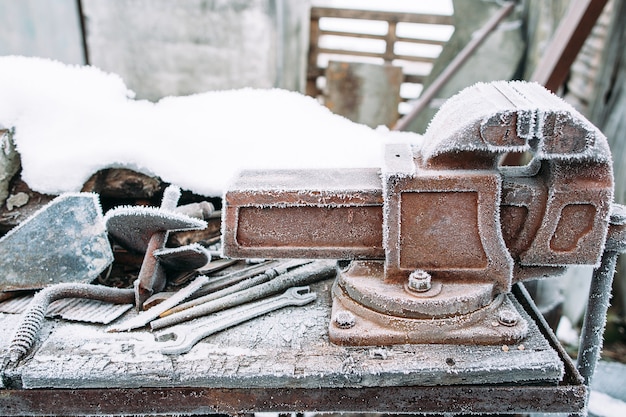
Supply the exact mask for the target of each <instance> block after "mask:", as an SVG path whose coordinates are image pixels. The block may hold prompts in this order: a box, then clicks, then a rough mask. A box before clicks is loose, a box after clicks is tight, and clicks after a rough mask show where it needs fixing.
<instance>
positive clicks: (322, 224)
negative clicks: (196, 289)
mask: <svg viewBox="0 0 626 417" xmlns="http://www.w3.org/2000/svg"><path fill="white" fill-rule="evenodd" d="M379 175H380V174H379V170H377V169H346V170H328V171H324V170H310V171H294V170H281V171H246V173H245V175H244V176H242V177H241V178H240V179H241V181H239V182H237V183H235V184H234V185H233V187H232V188H231V189H230V190H229V191H228V194H227V197H226V200H225V208H224V209H223V212H224V219H223V221H224V224H225V227H224V237H223V239H224V253H225V255H226V256H229V257H234V258H246V257H267V258H289V257H293V258H330V259H333V258H334V259H354V258H361V259H362V258H369V259H371V258H377V259H382V258H383V256H384V251H383V244H382V242H383V236H382V235H383V233H382V229H381V228H380V225H381V224H382V218H383V207H382V206H383V201H382V193H381V191H382V190H381V183H380V177H379ZM253 254H254V255H253Z"/></svg>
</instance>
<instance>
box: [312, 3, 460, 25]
mask: <svg viewBox="0 0 626 417" xmlns="http://www.w3.org/2000/svg"><path fill="white" fill-rule="evenodd" d="M322 17H335V18H344V19H365V20H385V21H394V22H407V23H425V24H433V25H452V24H454V19H453V17H452V16H448V15H437V14H424V13H401V12H384V11H378V10H356V9H341V8H333V7H313V8H311V18H312V19H319V18H322Z"/></svg>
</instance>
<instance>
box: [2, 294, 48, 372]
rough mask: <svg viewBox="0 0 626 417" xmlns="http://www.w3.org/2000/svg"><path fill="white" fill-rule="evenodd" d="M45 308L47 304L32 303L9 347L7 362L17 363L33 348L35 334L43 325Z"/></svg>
mask: <svg viewBox="0 0 626 417" xmlns="http://www.w3.org/2000/svg"><path fill="white" fill-rule="evenodd" d="M47 308H48V303H45V305H43V304H35V303H33V305H32V307H31V308H30V309H29V310H28V312H27V313H25V314H24V317H23V318H22V322H21V323H20V325H19V327H18V328H17V330H16V331H15V335H14V336H13V340H12V341H11V345H10V346H9V360H10V361H11V362H17V361H19V360H20V359H21V358H23V357H24V356H25V355H26V354H27V353H28V351H29V350H30V348H31V347H32V346H33V343H34V342H35V338H36V337H37V333H38V332H39V329H41V325H42V324H43V319H44V317H45V315H46V310H47Z"/></svg>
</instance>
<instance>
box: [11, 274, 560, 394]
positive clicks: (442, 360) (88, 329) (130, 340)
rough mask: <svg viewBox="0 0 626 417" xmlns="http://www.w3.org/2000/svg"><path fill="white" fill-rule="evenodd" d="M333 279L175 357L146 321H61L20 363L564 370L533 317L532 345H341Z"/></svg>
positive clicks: (203, 379)
mask: <svg viewBox="0 0 626 417" xmlns="http://www.w3.org/2000/svg"><path fill="white" fill-rule="evenodd" d="M331 283H332V282H331V281H325V282H322V283H318V284H315V285H314V286H313V290H314V291H315V292H317V293H318V296H319V297H318V300H317V301H316V302H315V303H314V304H312V305H310V306H307V307H305V308H287V309H284V310H280V311H277V312H274V313H271V314H270V315H267V316H264V317H261V318H259V319H255V320H253V321H251V322H248V323H246V324H243V325H240V326H237V327H235V328H232V329H230V330H226V331H223V332H221V333H219V334H216V335H214V336H211V337H209V338H207V339H206V340H205V341H203V342H200V343H199V344H198V345H196V346H195V347H194V348H193V349H192V350H191V351H190V352H189V353H187V354H184V355H180V356H173V357H169V356H165V355H162V354H161V353H160V352H159V344H158V343H157V342H155V341H154V340H153V336H152V335H151V334H150V333H149V332H147V331H136V332H132V333H117V334H110V333H106V332H105V331H104V328H103V327H102V326H98V325H90V324H78V323H66V322H60V321H59V322H55V323H56V324H55V325H54V329H53V331H52V333H51V334H50V336H48V337H47V339H46V340H45V341H44V342H43V343H42V344H41V345H38V346H37V347H36V348H38V350H37V351H36V352H35V353H34V355H33V356H32V358H31V359H29V360H27V361H25V362H24V363H23V364H20V365H19V366H18V367H17V368H15V369H14V370H13V371H12V372H13V373H14V374H15V375H19V378H18V379H20V380H21V383H22V384H23V387H24V388H27V389H39V388H50V387H54V388H57V389H67V388H72V389H83V388H132V387H162V388H165V387H180V386H193V387H212V388H218V387H219V388H229V389H237V388H244V387H247V388H266V389H267V388H272V387H273V388H290V389H291V388H306V389H313V388H315V389H318V388H320V387H328V388H332V387H342V388H346V387H400V386H408V385H412V386H415V385H420V386H437V385H450V384H472V385H476V384H497V383H516V384H519V383H523V382H528V383H535V382H541V383H544V384H545V383H547V384H549V385H555V384H556V383H557V381H559V380H560V379H561V377H562V373H563V364H562V362H561V360H560V359H559V356H558V354H557V352H556V351H555V350H554V349H552V348H551V347H550V344H549V342H548V341H547V340H546V339H545V338H544V337H543V336H542V335H541V332H540V330H539V328H538V327H537V326H536V325H535V324H534V323H530V324H531V326H530V327H531V332H530V335H529V336H528V338H527V339H525V340H524V341H523V346H524V349H523V350H521V348H520V347H519V346H510V348H509V350H508V351H505V350H503V349H502V346H453V345H397V346H384V347H344V346H337V345H333V344H331V343H330V342H329V341H328V336H327V327H328V323H329V316H330V308H329V305H330V295H329V293H330V286H331ZM515 305H516V307H517V308H518V309H519V310H520V311H521V312H522V314H523V315H524V317H525V318H527V319H529V316H528V314H527V313H526V312H523V311H522V310H523V309H522V307H521V306H520V305H519V304H518V303H517V302H516V303H515ZM129 314H131V315H132V314H134V313H129ZM2 318H3V317H0V319H2ZM49 323H50V322H49Z"/></svg>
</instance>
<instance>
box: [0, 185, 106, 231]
mask: <svg viewBox="0 0 626 417" xmlns="http://www.w3.org/2000/svg"><path fill="white" fill-rule="evenodd" d="M76 197H82V198H88V197H91V198H92V199H93V207H94V209H95V211H96V213H95V214H96V217H97V218H96V219H95V220H96V221H95V223H93V224H91V225H90V229H89V231H88V232H89V233H93V234H98V233H104V232H105V230H106V228H105V222H104V216H103V215H102V206H101V205H100V196H99V195H98V194H96V193H64V194H62V195H60V196H58V197H56V198H55V199H53V200H51V201H50V202H48V203H47V204H46V205H44V206H42V207H40V208H39V209H38V210H37V211H35V212H34V213H33V214H31V215H30V216H29V217H28V218H27V219H26V220H24V221H23V222H21V223H20V224H18V225H17V226H16V227H14V228H13V229H11V230H9V231H8V232H7V233H6V234H5V235H4V236H2V238H1V239H0V242H1V241H3V240H6V239H8V237H9V236H11V235H14V234H16V233H18V232H19V231H20V230H21V229H23V228H24V227H26V225H28V224H29V223H31V222H32V221H36V219H37V217H38V216H39V214H41V213H43V212H45V211H46V210H48V209H49V208H50V206H53V205H57V204H59V203H60V202H61V201H64V200H67V199H71V198H76Z"/></svg>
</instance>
